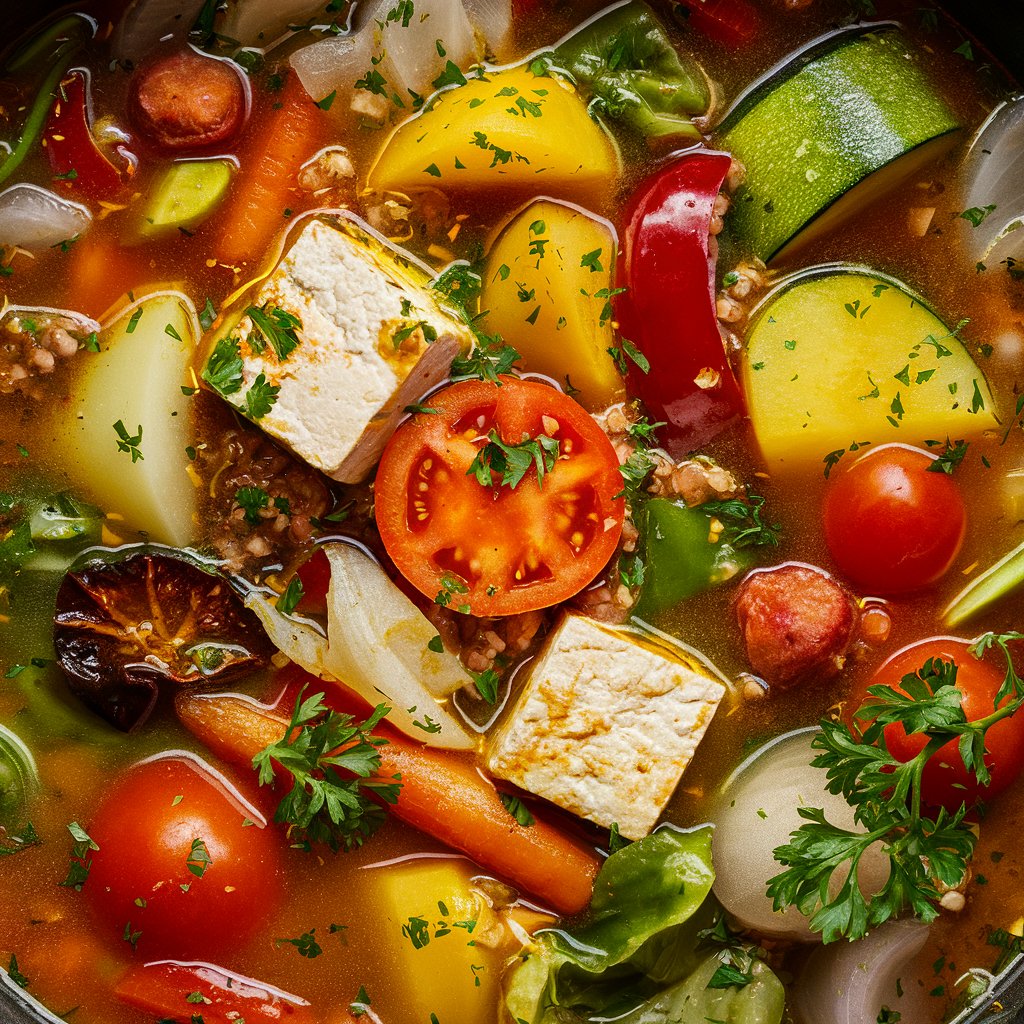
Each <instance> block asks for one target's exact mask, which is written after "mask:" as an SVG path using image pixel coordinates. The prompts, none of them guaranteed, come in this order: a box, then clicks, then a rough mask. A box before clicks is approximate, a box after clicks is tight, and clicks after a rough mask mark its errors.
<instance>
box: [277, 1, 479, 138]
mask: <svg viewBox="0 0 1024 1024" xmlns="http://www.w3.org/2000/svg"><path fill="white" fill-rule="evenodd" d="M369 10H370V11H372V17H370V18H369V19H368V20H367V21H366V22H365V24H364V25H363V27H362V28H361V29H360V30H359V31H358V32H354V33H353V34H352V35H348V36H332V37H330V38H327V39H321V40H319V41H318V42H315V43H310V45H309V46H304V47H302V49H300V50H296V51H295V53H293V54H292V56H291V65H292V67H293V68H294V69H295V73H296V74H297V75H298V76H299V81H301V82H302V85H303V87H304V88H305V90H306V92H308V93H309V95H310V96H312V98H313V99H314V100H317V101H319V100H321V99H323V98H324V97H326V96H329V95H330V94H331V93H332V92H333V93H334V94H335V100H334V103H333V104H332V106H331V109H332V110H334V109H337V110H338V111H339V112H341V113H344V112H345V111H346V110H347V109H350V108H351V109H356V110H357V111H358V112H359V113H363V114H368V115H370V116H372V117H374V118H375V119H376V120H384V118H385V117H386V116H387V115H388V114H389V113H391V112H392V111H401V110H405V111H406V112H408V111H411V110H412V105H413V96H412V94H413V93H415V94H416V95H417V96H425V95H427V94H429V93H431V92H433V88H434V87H433V83H434V81H435V80H436V79H437V78H438V76H439V75H440V74H441V73H442V72H443V71H444V69H445V68H446V67H447V64H448V61H452V62H453V63H455V64H457V65H458V66H459V67H460V68H463V69H465V68H468V67H469V66H470V65H471V64H473V63H475V62H476V61H477V60H478V59H479V58H480V56H481V55H482V54H481V50H480V47H479V46H478V44H477V37H476V33H475V32H474V30H473V25H472V24H471V23H470V20H469V18H468V17H467V16H466V11H465V9H464V8H463V6H462V4H461V3H457V2H453V0H417V2H416V5H415V10H414V12H413V14H412V16H411V17H410V18H409V23H408V25H406V24H405V22H404V20H403V19H402V18H401V17H399V18H398V19H396V18H395V17H394V15H395V12H396V11H397V12H399V14H401V12H402V10H404V9H403V8H401V7H400V5H396V4H395V2H394V0H380V2H379V3H378V4H376V5H372V4H371V5H369ZM389 14H390V15H391V19H390V20H389V18H388V16H389ZM382 26H383V27H382ZM438 43H440V44H441V46H440V49H443V50H444V55H443V56H442V55H441V53H440V52H439V48H438ZM371 71H374V72H376V73H377V74H378V75H380V76H381V77H382V78H383V79H384V82H385V83H386V85H384V86H381V88H382V89H384V90H385V91H384V92H374V91H372V90H367V89H356V87H355V84H356V82H357V81H359V80H361V79H365V78H366V77H367V75H368V74H369V73H370V72H371Z"/></svg>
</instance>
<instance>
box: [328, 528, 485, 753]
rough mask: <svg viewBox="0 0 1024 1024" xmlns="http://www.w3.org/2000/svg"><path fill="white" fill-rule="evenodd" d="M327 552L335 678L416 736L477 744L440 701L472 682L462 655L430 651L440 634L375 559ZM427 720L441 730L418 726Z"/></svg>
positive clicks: (346, 549)
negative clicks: (385, 706)
mask: <svg viewBox="0 0 1024 1024" xmlns="http://www.w3.org/2000/svg"><path fill="white" fill-rule="evenodd" d="M324 551H325V553H326V555H327V559H328V561H329V562H330V564H331V583H330V587H329V589H328V592H327V636H328V638H329V646H328V651H327V658H326V661H325V667H326V668H327V671H328V673H329V674H330V675H332V676H333V677H334V678H336V679H340V680H342V681H343V682H344V683H345V684H346V685H347V686H349V687H351V688H352V689H353V690H355V691H356V692H357V693H359V694H360V695H361V696H362V697H363V698H365V699H366V700H367V701H369V702H370V703H371V704H378V703H380V701H381V699H383V700H385V701H387V702H388V703H389V704H390V705H391V707H392V711H391V713H390V714H389V715H388V721H389V722H390V723H391V724H392V725H394V726H395V727H396V728H398V729H401V730H402V732H404V733H406V734H408V735H409V736H413V737H415V738H416V739H418V740H422V741H423V742H424V743H427V744H429V745H430V746H435V747H446V748H449V749H459V750H468V749H470V748H471V747H473V746H474V745H475V742H476V741H475V740H474V738H473V737H471V736H470V735H469V734H468V733H467V732H466V731H465V729H463V727H462V726H461V725H460V723H459V721H458V719H456V718H455V716H454V715H453V714H452V713H451V711H449V710H448V708H447V707H445V706H444V705H442V704H438V703H437V700H436V699H435V698H436V697H438V696H444V695H447V694H450V693H451V692H452V691H453V690H454V689H456V688H458V687H459V686H462V685H463V684H464V683H467V682H469V681H470V677H469V675H468V673H467V672H466V670H465V669H464V668H463V667H462V665H461V663H460V662H459V660H458V658H456V657H455V655H453V654H451V653H449V652H448V651H442V652H440V653H438V652H435V651H432V650H430V648H429V647H428V646H427V645H428V643H429V642H430V640H431V639H432V638H433V637H434V636H435V635H436V632H437V631H436V630H435V629H434V627H433V626H431V624H430V623H429V622H428V620H427V619H426V618H425V617H424V616H423V614H422V613H421V612H420V611H419V609H418V608H416V606H415V605H414V604H413V603H412V602H411V601H410V600H409V599H408V598H407V597H406V596H405V595H404V594H403V593H402V592H401V591H400V590H399V589H398V587H396V586H395V585H394V583H392V582H391V580H389V579H388V577H387V574H386V573H385V572H384V570H383V569H382V568H381V567H380V566H379V565H377V563H376V562H375V561H374V560H373V559H372V558H370V557H369V556H368V555H366V554H364V553H363V552H362V551H360V550H359V549H358V548H355V547H352V546H351V545H348V544H327V545H325V546H324ZM426 715H429V716H430V718H431V719H432V720H433V722H435V723H437V726H438V730H439V731H437V732H427V731H426V730H425V729H424V728H423V725H422V724H421V725H419V726H417V725H416V724H415V722H416V721H417V720H418V721H420V722H421V723H423V722H425V721H426V718H425V717H424V716H426Z"/></svg>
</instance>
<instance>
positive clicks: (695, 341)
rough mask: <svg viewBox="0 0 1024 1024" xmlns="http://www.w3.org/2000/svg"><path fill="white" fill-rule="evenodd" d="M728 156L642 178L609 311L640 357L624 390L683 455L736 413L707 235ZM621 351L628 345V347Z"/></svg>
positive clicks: (681, 162)
mask: <svg viewBox="0 0 1024 1024" xmlns="http://www.w3.org/2000/svg"><path fill="white" fill-rule="evenodd" d="M730 161H731V157H730V156H729V155H728V154H727V153H713V152H709V151H707V150H694V151H690V152H688V153H684V154H683V155H682V156H680V157H677V158H676V159H674V160H672V161H671V162H670V163H668V164H666V165H664V166H663V167H662V168H661V169H660V170H658V171H656V172H655V173H654V174H653V175H652V176H651V177H649V178H648V179H647V180H646V181H645V182H643V183H642V184H641V185H640V187H639V188H638V189H637V190H636V192H635V193H634V194H633V197H632V198H631V200H630V201H629V203H628V205H627V207H626V213H625V218H624V220H623V222H622V230H621V231H620V238H621V239H622V252H621V258H620V261H619V279H618V282H617V283H618V286H619V288H622V289H624V291H622V292H620V293H619V294H618V295H617V296H616V298H615V313H616V318H617V319H618V322H619V333H620V335H621V337H622V338H623V339H628V341H630V342H632V343H633V345H635V346H636V347H637V348H638V349H639V350H640V351H641V352H642V353H643V355H644V356H645V357H646V358H647V360H648V362H649V363H650V370H649V371H648V372H647V373H642V372H641V371H640V369H639V368H638V367H637V366H636V365H635V361H634V365H633V366H631V367H630V371H629V378H628V387H629V389H630V391H631V392H632V393H633V394H635V395H636V396H637V397H639V398H641V399H643V401H644V403H645V404H646V406H647V408H648V411H649V412H650V414H651V419H653V420H662V421H664V422H665V424H666V425H665V426H664V427H662V428H660V430H659V431H658V437H659V439H660V440H661V442H662V444H663V445H664V447H665V448H666V449H667V451H668V452H669V454H671V455H672V456H673V457H674V458H680V457H682V456H684V455H686V454H688V453H689V452H691V451H693V450H694V449H696V448H699V447H701V446H702V445H703V444H705V443H706V442H707V441H709V440H710V439H711V438H712V437H714V436H715V435H716V434H718V433H721V431H723V430H724V429H725V428H726V427H728V426H729V425H730V424H731V423H733V422H734V421H735V420H736V419H738V418H739V417H740V416H742V415H743V412H744V406H743V397H742V395H741V394H740V389H739V386H738V385H737V383H736V378H735V377H734V376H733V372H732V369H731V367H730V366H729V361H728V358H727V356H726V352H725V346H724V345H723V343H722V335H721V333H720V332H719V329H718V319H717V317H716V315H715V261H714V260H713V259H712V258H711V256H710V255H709V252H708V238H709V235H708V230H709V227H710V224H711V217H712V212H713V207H714V204H715V198H716V197H717V196H718V192H719V189H720V188H721V187H722V182H723V181H724V180H725V175H726V173H727V172H728V170H729V164H730ZM627 351H628V349H627Z"/></svg>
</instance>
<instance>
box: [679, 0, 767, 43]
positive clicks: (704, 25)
mask: <svg viewBox="0 0 1024 1024" xmlns="http://www.w3.org/2000/svg"><path fill="white" fill-rule="evenodd" d="M676 13H677V15H680V16H681V17H682V18H683V19H684V20H685V22H686V24H688V25H691V26H692V27H693V28H695V29H696V30H697V31H698V32H700V33H701V35H705V36H707V37H708V39H712V40H714V41H715V42H716V43H721V44H722V45H723V46H728V47H729V48H730V49H733V50H736V49H739V48H740V47H743V46H746V45H747V44H748V43H750V42H751V41H752V40H753V38H754V37H755V36H756V35H757V34H758V32H759V31H760V28H761V16H760V15H759V14H758V13H757V9H756V8H755V7H754V6H753V5H752V4H750V3H748V2H747V0H676Z"/></svg>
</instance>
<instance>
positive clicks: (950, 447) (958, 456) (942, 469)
mask: <svg viewBox="0 0 1024 1024" xmlns="http://www.w3.org/2000/svg"><path fill="white" fill-rule="evenodd" d="M941 443H942V442H941V441H925V444H927V445H928V447H929V448H933V447H936V446H938V445H939V444H941ZM969 447H970V442H969V441H962V440H961V441H950V439H949V438H948V437H947V438H946V446H945V448H944V449H943V450H942V451H941V452H940V453H939V454H938V455H937V456H936V457H935V461H934V462H933V463H932V464H931V465H930V466H929V467H928V472H929V473H945V474H946V475H947V476H952V475H953V471H954V470H955V469H956V468H957V466H959V465H960V463H961V462H963V461H964V456H965V455H966V454H967V449H968V448H969Z"/></svg>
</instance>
